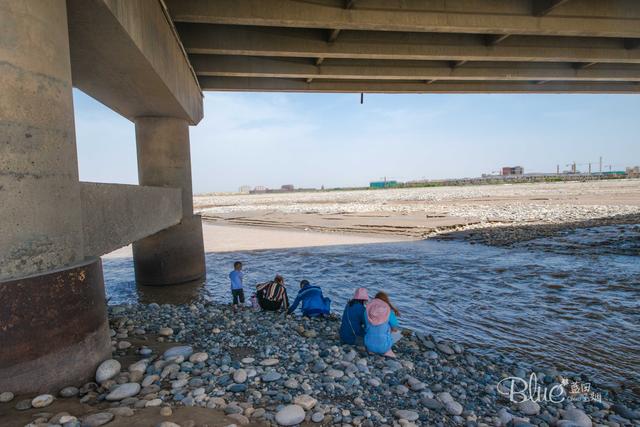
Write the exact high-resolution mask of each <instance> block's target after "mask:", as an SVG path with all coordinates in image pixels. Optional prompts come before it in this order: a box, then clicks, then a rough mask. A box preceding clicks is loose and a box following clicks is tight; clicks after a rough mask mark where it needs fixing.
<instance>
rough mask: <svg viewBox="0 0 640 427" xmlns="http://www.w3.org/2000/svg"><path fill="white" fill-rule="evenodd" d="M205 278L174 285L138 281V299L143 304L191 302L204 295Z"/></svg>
mask: <svg viewBox="0 0 640 427" xmlns="http://www.w3.org/2000/svg"><path fill="white" fill-rule="evenodd" d="M204 284H205V280H204V279H200V280H195V281H193V282H186V283H181V284H179V285H172V286H145V285H140V284H137V283H136V292H137V294H138V301H139V302H141V303H143V304H151V303H152V302H155V303H157V304H191V303H192V302H193V301H195V300H196V299H198V298H199V297H200V296H203V295H204V293H205V289H204Z"/></svg>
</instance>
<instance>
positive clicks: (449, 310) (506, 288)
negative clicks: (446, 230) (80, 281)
mask: <svg viewBox="0 0 640 427" xmlns="http://www.w3.org/2000/svg"><path fill="white" fill-rule="evenodd" d="M236 260H240V261H242V262H243V263H244V264H245V273H246V275H245V293H246V294H247V296H249V295H250V292H251V288H252V286H253V285H255V284H256V283H260V282H264V281H267V280H270V279H271V278H272V277H273V276H274V275H275V274H276V273H280V274H282V275H283V276H284V277H285V279H286V280H287V287H288V289H289V295H290V298H293V297H295V294H296V292H297V289H298V282H299V281H300V280H301V279H303V278H306V279H309V280H310V281H311V282H312V283H314V284H318V285H320V286H322V287H323V289H324V291H325V294H327V295H328V296H329V297H331V298H332V300H333V310H334V311H337V312H341V311H342V309H343V307H344V304H345V302H346V301H347V300H348V298H349V297H350V296H351V295H352V293H353V290H354V289H355V288H356V287H358V286H365V287H367V288H368V289H369V292H370V294H375V292H376V291H378V290H385V291H386V292H388V293H389V294H390V295H391V298H392V300H393V301H394V302H395V303H397V306H398V308H399V309H400V310H401V317H400V321H401V324H402V326H404V327H410V328H413V329H417V330H421V331H424V332H427V333H431V334H433V335H434V336H435V337H436V338H450V339H452V340H454V341H457V342H460V343H463V344H466V345H468V346H470V347H472V348H475V349H477V350H478V351H480V352H488V353H500V354H504V355H508V356H509V357H511V358H514V359H520V360H523V361H526V362H529V363H531V362H532V363H533V364H534V365H536V366H539V367H543V368H544V367H548V366H550V365H553V366H555V367H557V368H559V369H563V370H568V371H571V372H574V373H578V374H583V373H584V374H587V375H588V376H589V378H590V379H591V380H593V381H595V382H600V383H605V382H607V383H608V382H615V383H620V382H624V383H626V384H627V385H629V386H631V385H633V384H635V385H636V386H637V385H638V384H640V227H639V226H638V225H630V226H610V227H599V228H593V229H583V230H579V231H574V232H567V233H565V234H564V235H562V236H558V237H553V238H545V239H537V240H533V241H530V242H526V243H520V244H516V245H514V246H513V247H511V248H497V247H490V246H485V245H478V244H475V245H472V244H469V243H466V242H462V241H435V240H427V241H417V242H402V243H385V244H369V245H355V246H354V245H347V246H330V247H319V248H302V249H284V250H264V251H248V252H233V253H220V254H217V253H208V254H207V279H206V282H205V283H200V284H188V285H180V286H173V287H164V288H149V287H141V286H136V284H135V282H134V273H133V262H132V260H131V258H115V259H113V258H111V259H105V260H104V272H105V284H106V290H107V296H108V298H109V303H110V304H121V303H134V302H144V303H149V302H159V303H174V304H179V303H187V302H189V301H190V300H192V299H193V298H196V297H198V296H201V297H205V298H209V299H212V300H214V301H218V302H230V292H229V279H228V273H229V271H230V270H231V269H232V264H233V261H236Z"/></svg>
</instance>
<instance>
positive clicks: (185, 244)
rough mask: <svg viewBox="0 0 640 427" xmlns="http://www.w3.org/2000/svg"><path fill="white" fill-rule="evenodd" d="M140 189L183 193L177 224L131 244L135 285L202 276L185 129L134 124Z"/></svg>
mask: <svg viewBox="0 0 640 427" xmlns="http://www.w3.org/2000/svg"><path fill="white" fill-rule="evenodd" d="M135 125H136V144H137V150H138V180H139V183H140V185H150V186H156V187H174V188H180V189H182V219H181V222H180V224H177V225H175V226H173V227H170V228H167V229H166V230H163V231H160V232H159V233H156V234H154V235H152V236H149V237H146V238H144V239H142V240H139V241H137V242H135V243H134V244H133V260H134V267H135V272H136V281H137V282H138V283H140V284H143V285H170V284H176V283H184V282H189V281H193V280H198V279H201V278H203V277H204V276H205V262H204V245H203V240H202V222H201V220H200V216H198V215H193V193H192V189H191V153H190V146H189V124H188V122H187V121H186V120H184V119H179V118H172V117H139V118H137V119H136V120H135Z"/></svg>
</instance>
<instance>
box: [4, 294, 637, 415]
mask: <svg viewBox="0 0 640 427" xmlns="http://www.w3.org/2000/svg"><path fill="white" fill-rule="evenodd" d="M109 312H110V321H111V327H112V331H111V333H112V339H113V351H114V356H113V357H114V360H111V361H106V362H104V363H103V364H102V365H101V366H100V367H99V368H98V371H97V376H98V377H99V379H100V380H101V381H100V383H99V384H98V383H88V384H84V385H81V384H76V385H71V384H70V387H68V388H65V389H63V390H61V391H60V392H59V393H58V395H57V396H56V397H55V399H56V400H64V399H70V400H74V399H78V398H79V399H80V402H81V403H83V404H85V405H88V407H92V408H101V409H102V412H96V410H97V409H94V411H93V414H92V415H86V414H81V413H75V414H73V413H72V414H68V415H69V416H70V417H71V418H68V419H65V420H66V423H61V422H59V421H60V420H58V419H56V420H52V419H53V418H54V417H55V416H56V415H55V414H49V416H50V418H47V417H46V416H44V415H42V416H41V417H40V419H41V421H43V422H49V423H52V422H53V421H58V422H57V424H59V425H65V426H80V425H103V424H109V423H111V422H115V421H118V419H120V418H122V417H123V416H127V415H129V416H130V415H134V414H135V413H137V412H142V411H149V408H155V410H156V411H160V413H162V412H164V413H165V419H166V421H165V422H173V421H174V420H173V419H172V414H173V412H174V411H175V410H176V409H180V408H185V407H186V408H189V407H197V408H208V409H210V410H212V411H217V412H216V413H220V412H221V411H222V412H223V413H224V414H226V416H227V418H230V419H231V420H232V422H233V423H234V424H236V425H250V424H251V425H298V424H300V423H303V424H304V425H340V426H412V425H436V426H448V425H467V426H476V425H478V426H501V425H507V424H508V425H517V426H529V425H538V426H562V427H569V426H591V425H592V423H593V425H609V426H618V425H620V426H621V425H640V410H639V409H640V408H639V406H640V405H639V404H638V400H637V399H635V398H634V397H633V396H632V395H629V394H626V393H625V392H624V391H623V392H620V391H614V390H604V389H600V388H597V389H596V388H595V386H593V385H592V388H591V391H595V392H598V393H601V396H602V402H593V401H589V402H581V401H571V402H570V401H569V400H567V399H565V400H564V401H563V402H561V403H550V402H544V401H541V402H537V403H536V402H531V401H529V402H526V403H511V402H510V401H509V400H508V398H507V397H505V396H502V395H501V394H500V393H499V392H498V389H497V384H498V383H499V382H500V380H502V379H503V378H505V377H510V376H516V377H520V378H524V379H527V380H528V379H529V376H530V374H531V373H535V374H537V377H538V379H539V383H538V384H537V386H538V387H541V388H546V389H547V390H548V389H550V388H551V387H553V386H554V385H556V386H558V387H559V382H561V381H562V378H563V377H561V374H560V373H559V372H557V371H556V370H555V369H553V368H549V367H546V368H545V367H537V368H533V367H531V366H526V365H523V364H519V363H517V362H514V361H510V360H508V359H506V358H502V357H498V358H488V357H480V356H476V355H474V354H473V352H472V351H470V350H468V349H465V348H463V346H461V345H459V344H457V343H455V342H451V341H449V340H447V339H442V340H437V339H434V338H433V337H431V336H427V335H417V334H414V333H412V332H411V331H405V337H404V338H403V339H402V340H401V341H400V343H399V345H398V348H397V351H396V353H397V355H398V359H395V360H394V359H385V358H383V357H380V356H375V355H371V354H367V353H366V352H365V351H364V350H363V349H361V348H356V347H351V346H342V345H340V343H339V341H338V340H337V329H338V327H339V319H337V318H332V319H321V320H310V319H300V318H295V317H284V316H283V315H281V314H273V313H263V312H256V311H253V310H249V309H247V310H244V311H241V312H240V313H234V312H232V311H231V310H230V309H229V308H228V307H227V306H221V305H217V304H212V303H208V302H202V303H196V304H192V305H181V306H174V305H162V306H158V305H157V304H149V305H135V306H126V307H125V306H117V307H110V309H109ZM52 369H54V367H52ZM564 378H567V377H566V376H564ZM571 380H572V381H580V382H581V383H585V382H586V381H587V379H586V378H581V377H578V376H575V377H571ZM76 387H77V388H76ZM501 390H502V391H503V392H506V389H505V388H501ZM3 396H5V397H4V398H6V399H8V397H9V396H8V395H3ZM63 396H65V397H63ZM576 396H577V395H573V397H576ZM11 398H12V399H13V397H12V396H11ZM31 398H32V397H31ZM51 400H53V396H50V397H49V396H45V397H40V398H38V399H37V400H36V399H34V400H25V399H17V398H16V399H13V401H11V400H9V403H6V404H10V405H15V406H17V407H22V408H24V409H28V408H31V406H32V405H34V402H38V403H37V404H38V405H43V407H42V408H43V409H42V408H41V409H39V410H40V411H42V412H45V413H46V407H47V405H48V404H50V403H51ZM143 408H145V409H143ZM100 414H102V415H100ZM58 415H59V414H58ZM132 419H133V418H132ZM183 419H184V418H183ZM114 420H115V421H114ZM221 422H222V421H218V423H212V424H208V425H227V424H226V423H222V424H221ZM54 424H56V423H55V422H54ZM229 424H231V423H229ZM45 425H46V424H45ZM131 425H134V423H131ZM158 425H161V424H158ZM163 425H164V426H173V425H174V424H163ZM179 425H182V426H186V425H190V426H194V425H203V424H201V423H200V422H197V421H195V420H193V419H192V420H186V421H182V422H181V424H179Z"/></svg>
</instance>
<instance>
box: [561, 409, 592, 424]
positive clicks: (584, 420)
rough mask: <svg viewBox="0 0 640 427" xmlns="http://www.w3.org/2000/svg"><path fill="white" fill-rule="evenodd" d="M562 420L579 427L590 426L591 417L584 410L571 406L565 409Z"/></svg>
mask: <svg viewBox="0 0 640 427" xmlns="http://www.w3.org/2000/svg"><path fill="white" fill-rule="evenodd" d="M562 419H563V420H567V421H571V422H572V423H573V424H575V425H578V426H580V427H592V425H593V424H592V422H591V418H589V416H588V415H587V414H585V413H584V411H581V410H580V409H576V408H571V409H568V410H567V411H565V413H564V415H563V416H562Z"/></svg>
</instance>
